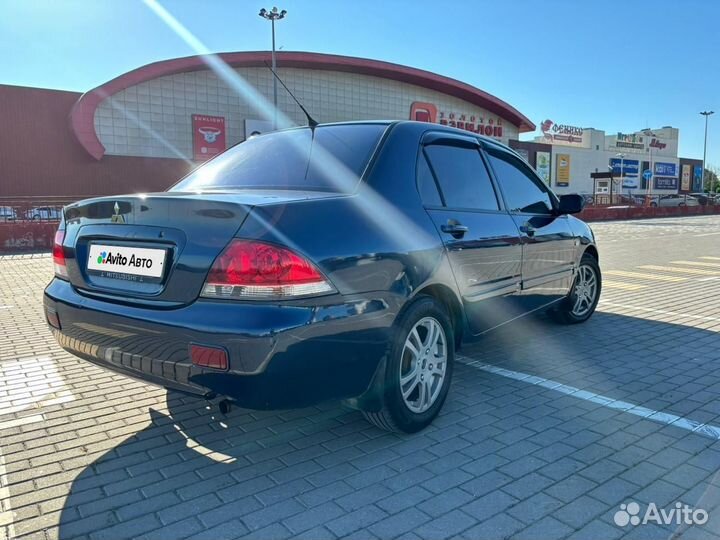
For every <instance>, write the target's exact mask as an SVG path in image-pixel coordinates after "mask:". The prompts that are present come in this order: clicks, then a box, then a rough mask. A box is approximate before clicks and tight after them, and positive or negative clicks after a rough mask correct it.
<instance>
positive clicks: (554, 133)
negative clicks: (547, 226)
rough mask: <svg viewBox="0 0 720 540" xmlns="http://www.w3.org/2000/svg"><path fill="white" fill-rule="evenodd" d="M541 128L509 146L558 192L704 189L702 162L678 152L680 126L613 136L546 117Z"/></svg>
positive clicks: (633, 192)
mask: <svg viewBox="0 0 720 540" xmlns="http://www.w3.org/2000/svg"><path fill="white" fill-rule="evenodd" d="M540 131H541V132H542V135H540V136H539V137H536V138H535V139H534V140H533V141H530V142H520V141H510V146H512V147H513V148H515V149H516V151H517V152H519V153H520V154H522V155H523V157H525V159H526V160H527V161H529V162H530V163H531V164H532V165H534V166H535V167H536V169H537V170H538V172H539V173H540V175H541V176H542V177H543V178H544V179H545V180H546V181H547V182H548V183H550V184H551V185H552V187H553V189H554V190H555V191H556V192H557V193H571V192H572V193H587V194H601V195H602V194H607V195H609V194H610V193H611V190H612V193H623V194H636V195H642V194H646V193H648V191H649V192H650V193H651V194H654V195H665V194H670V193H678V192H685V193H688V192H694V191H702V189H701V185H702V160H698V159H686V158H681V157H679V156H678V140H679V130H678V129H677V128H673V127H670V126H665V127H662V128H659V129H643V130H640V131H636V132H632V133H619V132H616V133H612V134H609V135H608V134H606V133H605V131H602V130H599V129H593V128H582V127H578V126H573V125H569V124H561V123H556V122H554V121H552V120H544V121H543V122H541V123H540ZM548 162H549V163H548ZM648 171H650V172H651V174H647V172H648ZM603 173H604V174H603ZM608 173H610V174H608ZM643 173H645V174H643ZM603 176H611V178H603Z"/></svg>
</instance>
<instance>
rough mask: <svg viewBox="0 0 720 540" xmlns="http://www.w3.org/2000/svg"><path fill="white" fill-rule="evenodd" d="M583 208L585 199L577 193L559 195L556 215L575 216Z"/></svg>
mask: <svg viewBox="0 0 720 540" xmlns="http://www.w3.org/2000/svg"><path fill="white" fill-rule="evenodd" d="M584 206H585V198H584V197H583V196H582V195H578V194H577V193H572V194H570V195H561V196H560V202H559V204H558V209H557V212H558V214H561V215H562V214H577V213H578V212H580V211H582V209H583V207H584Z"/></svg>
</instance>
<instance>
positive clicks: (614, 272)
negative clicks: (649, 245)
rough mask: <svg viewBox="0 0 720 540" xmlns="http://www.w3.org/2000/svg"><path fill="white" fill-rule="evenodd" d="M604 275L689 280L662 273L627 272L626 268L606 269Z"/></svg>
mask: <svg viewBox="0 0 720 540" xmlns="http://www.w3.org/2000/svg"><path fill="white" fill-rule="evenodd" d="M603 275H604V276H620V277H630V278H637V279H652V280H655V281H669V282H672V283H679V282H681V281H687V278H685V277H680V276H665V275H662V274H649V273H648V274H643V273H640V272H626V271H625V270H605V271H604V272H603Z"/></svg>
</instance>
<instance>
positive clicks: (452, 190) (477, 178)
mask: <svg viewBox="0 0 720 540" xmlns="http://www.w3.org/2000/svg"><path fill="white" fill-rule="evenodd" d="M425 140H426V143H425V144H424V145H423V151H422V152H421V154H420V157H419V161H418V189H419V191H420V194H421V196H422V198H423V203H424V204H425V208H426V209H427V212H428V214H429V215H430V217H431V218H432V219H433V222H434V223H435V226H436V227H437V230H438V232H439V233H440V236H441V238H442V239H443V242H444V244H445V247H446V250H447V254H448V259H449V261H450V266H451V268H452V271H453V274H454V277H455V281H456V283H457V285H458V289H459V291H460V294H461V296H462V301H463V305H464V308H465V313H466V315H467V318H468V323H469V326H470V331H471V332H472V333H473V334H480V333H482V332H484V331H487V330H489V329H491V328H494V327H496V326H498V325H500V324H502V323H504V322H507V321H509V320H511V319H513V318H515V317H516V316H518V314H519V313H520V312H521V305H520V302H519V300H520V299H519V293H520V280H521V262H522V261H521V259H522V248H521V245H520V237H519V234H518V229H517V227H516V225H515V222H514V220H513V218H512V217H511V216H510V215H509V214H508V213H507V212H506V211H505V210H504V209H503V208H502V205H501V201H500V199H499V197H498V195H497V193H496V191H495V187H494V186H493V183H492V180H491V179H490V176H489V174H488V170H487V168H486V165H485V162H484V160H483V157H482V155H481V153H480V148H479V143H478V141H477V140H476V139H474V138H472V137H462V136H453V135H451V134H450V135H448V134H442V136H437V137H427V136H426V139H425Z"/></svg>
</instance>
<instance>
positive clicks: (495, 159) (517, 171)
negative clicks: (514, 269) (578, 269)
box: [485, 144, 577, 310]
mask: <svg viewBox="0 0 720 540" xmlns="http://www.w3.org/2000/svg"><path fill="white" fill-rule="evenodd" d="M485 151H486V155H487V159H488V161H489V163H490V165H491V168H492V171H493V173H494V175H495V179H496V181H497V183H498V184H499V186H500V189H501V191H502V193H503V197H504V199H505V204H506V206H507V208H508V210H509V212H510V215H511V216H512V219H513V220H514V222H515V224H516V225H517V227H518V229H519V230H520V237H521V239H522V250H523V255H522V259H523V262H522V295H523V303H524V305H525V307H526V309H528V310H529V309H535V308H536V307H539V306H542V305H544V304H547V303H549V302H552V301H554V300H557V299H558V298H560V297H563V296H565V295H566V294H567V293H568V292H569V290H570V287H571V285H572V280H573V276H574V271H575V256H576V250H577V239H576V238H575V236H574V235H573V232H572V229H571V228H570V225H569V223H568V216H566V215H562V216H558V215H557V214H556V213H555V212H554V207H555V204H556V200H555V196H554V195H553V194H552V193H551V192H549V191H548V189H547V188H546V187H545V185H544V183H543V182H542V180H541V179H540V178H539V177H538V176H537V175H536V174H535V172H534V171H533V170H532V169H531V168H530V166H529V165H527V163H525V162H524V161H523V160H521V159H520V158H519V157H517V156H516V155H514V154H513V153H512V152H509V151H507V150H504V149H503V148H501V147H499V146H496V145H490V144H488V145H487V147H486V148H485Z"/></svg>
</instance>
